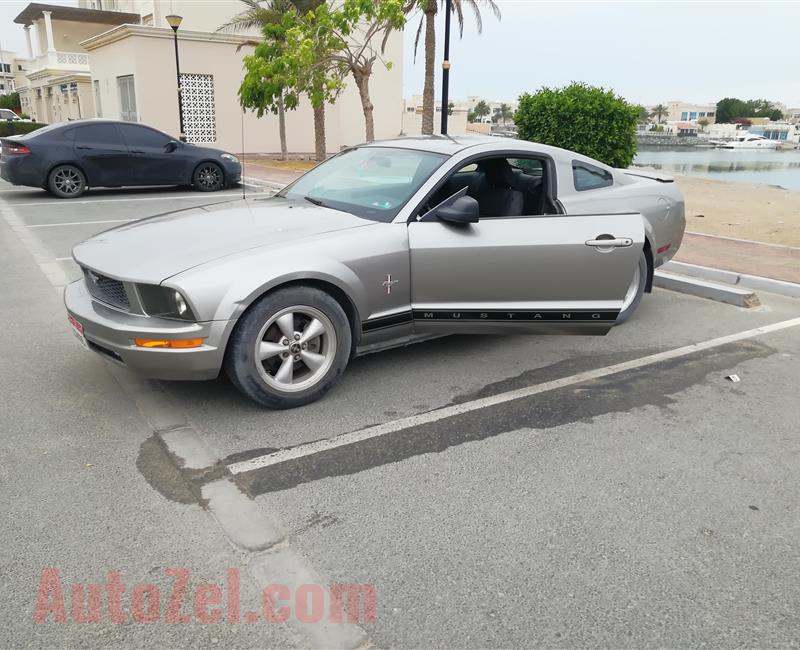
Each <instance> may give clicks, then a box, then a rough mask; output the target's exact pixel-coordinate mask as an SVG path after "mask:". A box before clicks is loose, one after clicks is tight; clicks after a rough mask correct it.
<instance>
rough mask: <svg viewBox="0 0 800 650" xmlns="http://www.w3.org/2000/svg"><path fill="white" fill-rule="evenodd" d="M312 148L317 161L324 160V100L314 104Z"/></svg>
mask: <svg viewBox="0 0 800 650" xmlns="http://www.w3.org/2000/svg"><path fill="white" fill-rule="evenodd" d="M314 149H315V152H316V157H317V162H322V161H323V160H325V153H326V151H325V149H326V147H325V102H320V104H319V106H314Z"/></svg>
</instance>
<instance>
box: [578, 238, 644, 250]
mask: <svg viewBox="0 0 800 650" xmlns="http://www.w3.org/2000/svg"><path fill="white" fill-rule="evenodd" d="M586 245H587V246H595V247H597V248H624V247H626V246H632V245H633V240H632V239H629V238H628V237H617V238H614V239H589V240H588V241H587V242H586Z"/></svg>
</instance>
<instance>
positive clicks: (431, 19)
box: [422, 0, 437, 135]
mask: <svg viewBox="0 0 800 650" xmlns="http://www.w3.org/2000/svg"><path fill="white" fill-rule="evenodd" d="M436 8H437V4H436V0H428V4H427V6H426V7H425V85H424V86H423V89H422V135H431V134H432V133H433V115H434V113H435V108H434V101H435V100H434V97H433V81H434V79H433V76H434V66H435V59H436Z"/></svg>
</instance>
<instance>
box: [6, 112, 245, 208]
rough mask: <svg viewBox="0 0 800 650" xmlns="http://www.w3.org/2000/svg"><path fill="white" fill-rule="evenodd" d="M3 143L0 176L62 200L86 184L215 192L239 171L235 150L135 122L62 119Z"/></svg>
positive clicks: (236, 177) (237, 178)
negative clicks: (197, 143)
mask: <svg viewBox="0 0 800 650" xmlns="http://www.w3.org/2000/svg"><path fill="white" fill-rule="evenodd" d="M1 142H2V155H0V176H2V177H3V178H4V179H5V180H7V181H9V182H10V183H13V184H14V185H29V186H31V187H41V188H43V189H46V190H49V191H50V192H52V193H53V194H54V195H55V196H57V197H60V198H62V199H73V198H75V197H78V196H80V195H81V194H83V193H84V192H85V191H86V189H87V188H89V187H122V186H129V185H192V186H194V188H195V189H197V190H200V191H201V192H214V191H216V190H220V189H222V188H224V187H228V186H230V185H233V184H235V183H238V182H239V181H240V180H241V175H242V167H241V164H240V163H239V159H238V158H237V157H236V156H234V155H233V154H230V153H226V152H224V151H220V150H219V149H210V148H208V147H199V146H195V145H192V144H187V143H185V142H179V141H178V140H175V139H174V138H172V137H171V136H169V135H167V134H166V133H162V132H161V131H156V130H155V129H153V128H150V127H149V126H144V125H143V124H136V123H133V122H115V121H112V120H99V119H92V120H77V121H74V122H62V123H60V124H51V125H50V126H46V127H43V128H41V129H38V130H37V131H32V132H31V133H28V134H26V135H19V136H11V137H8V138H3V139H2V140H1Z"/></svg>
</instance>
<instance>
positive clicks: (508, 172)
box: [427, 157, 557, 218]
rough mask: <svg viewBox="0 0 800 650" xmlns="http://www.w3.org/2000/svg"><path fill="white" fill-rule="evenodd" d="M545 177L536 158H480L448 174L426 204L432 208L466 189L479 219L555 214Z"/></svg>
mask: <svg viewBox="0 0 800 650" xmlns="http://www.w3.org/2000/svg"><path fill="white" fill-rule="evenodd" d="M546 175H547V166H546V165H545V163H544V162H543V161H542V160H539V159H537V158H509V157H489V158H482V159H480V160H478V161H476V162H473V163H470V164H469V165H465V166H464V167H462V168H461V169H459V170H458V171H456V172H454V173H453V174H451V175H450V177H449V178H448V179H447V180H446V181H445V182H444V184H443V185H442V186H441V187H440V188H439V189H438V190H437V192H436V193H435V194H434V196H433V197H431V199H430V200H429V201H428V202H427V205H428V206H429V208H432V207H434V206H436V205H438V204H440V203H442V202H443V201H445V200H446V199H448V198H449V197H451V196H453V195H454V194H456V193H457V192H459V191H460V190H463V189H464V188H466V195H467V196H470V197H472V198H474V199H475V200H476V201H477V202H478V206H479V213H480V216H481V218H491V217H521V216H535V215H543V214H554V213H556V212H557V210H556V209H555V206H554V205H553V203H552V201H551V200H550V198H549V196H548V192H547V191H546V188H547V183H546V180H547V176H546Z"/></svg>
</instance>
